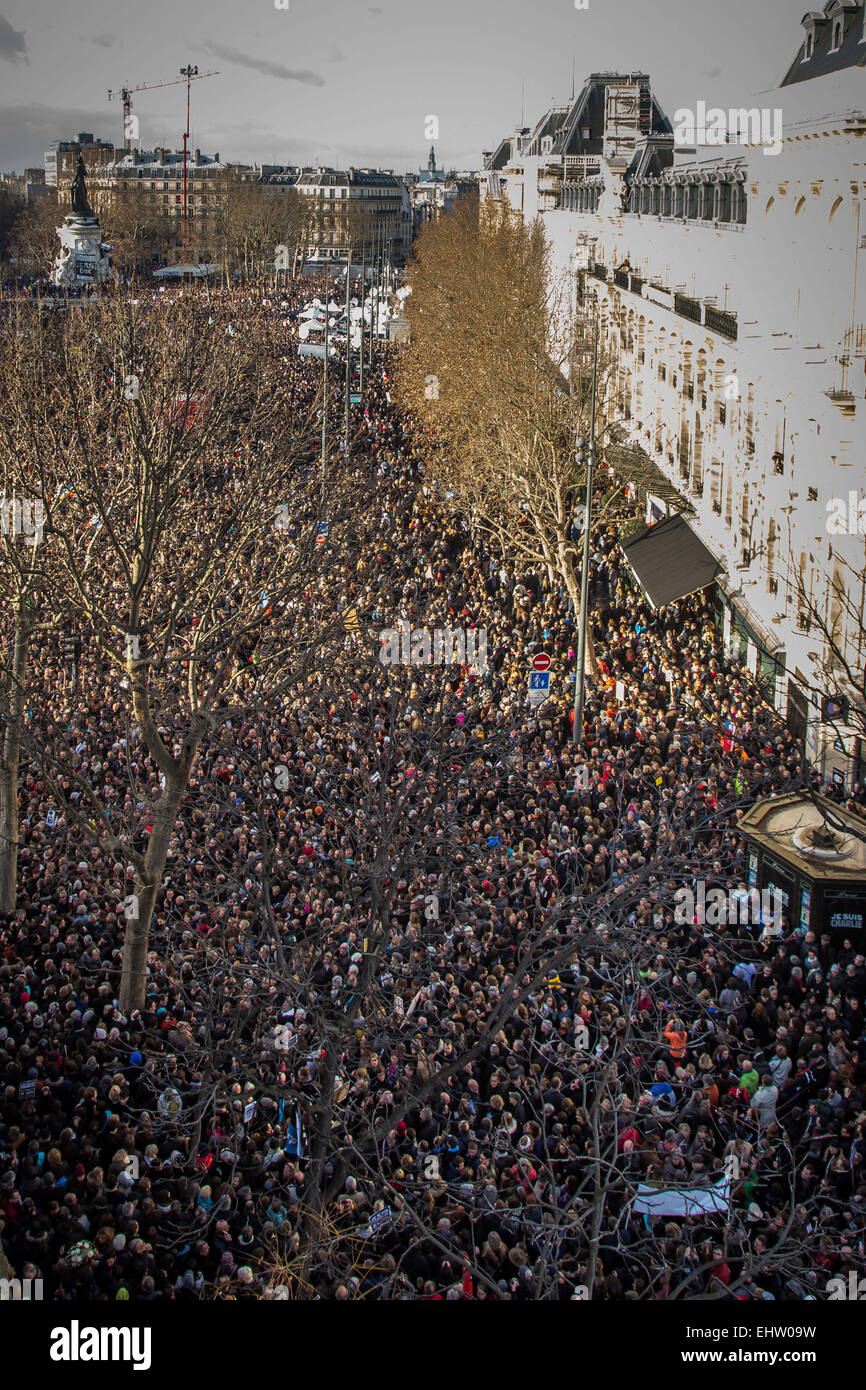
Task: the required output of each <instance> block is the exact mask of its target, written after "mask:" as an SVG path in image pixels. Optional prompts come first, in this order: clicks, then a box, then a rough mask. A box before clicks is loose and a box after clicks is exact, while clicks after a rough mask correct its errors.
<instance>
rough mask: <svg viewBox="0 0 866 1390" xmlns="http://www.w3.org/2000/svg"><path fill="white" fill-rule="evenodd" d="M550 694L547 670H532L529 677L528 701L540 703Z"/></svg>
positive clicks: (532, 703)
mask: <svg viewBox="0 0 866 1390" xmlns="http://www.w3.org/2000/svg"><path fill="white" fill-rule="evenodd" d="M549 694H550V673H549V671H533V672H532V675H531V676H530V677H529V703H530V704H531V705H542V704H544V701H545V700H546V699H547V697H548V695H549Z"/></svg>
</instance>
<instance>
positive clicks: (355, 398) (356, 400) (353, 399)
mask: <svg viewBox="0 0 866 1390" xmlns="http://www.w3.org/2000/svg"><path fill="white" fill-rule="evenodd" d="M349 404H350V405H360V404H361V397H360V395H359V393H358V392H357V391H352V392H350V394H349Z"/></svg>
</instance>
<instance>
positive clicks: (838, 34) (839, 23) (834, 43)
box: [830, 19, 845, 53]
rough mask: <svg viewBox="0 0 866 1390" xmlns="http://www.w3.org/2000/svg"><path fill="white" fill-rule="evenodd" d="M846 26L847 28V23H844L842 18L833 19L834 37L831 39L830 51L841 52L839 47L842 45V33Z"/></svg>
mask: <svg viewBox="0 0 866 1390" xmlns="http://www.w3.org/2000/svg"><path fill="white" fill-rule="evenodd" d="M844 28H845V25H844V22H843V20H841V19H834V20H833V37H832V39H831V41H830V52H831V53H838V52H839V49H840V48H841V47H842V34H843V31H844Z"/></svg>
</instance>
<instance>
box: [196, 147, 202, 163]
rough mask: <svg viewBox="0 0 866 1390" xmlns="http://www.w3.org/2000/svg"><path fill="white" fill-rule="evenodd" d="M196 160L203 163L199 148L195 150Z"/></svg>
mask: <svg viewBox="0 0 866 1390" xmlns="http://www.w3.org/2000/svg"><path fill="white" fill-rule="evenodd" d="M195 162H196V164H201V150H199V149H197V150H196V152H195Z"/></svg>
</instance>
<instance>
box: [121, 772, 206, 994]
mask: <svg viewBox="0 0 866 1390" xmlns="http://www.w3.org/2000/svg"><path fill="white" fill-rule="evenodd" d="M191 771H192V762H191V760H190V761H189V763H188V764H187V763H185V764H184V765H183V766H182V768H181V771H180V772H178V773H176V774H174V776H172V777H171V779H167V780H166V785H165V791H164V793H163V795H162V796H161V797H160V801H159V805H158V806H157V808H156V812H155V814H154V819H153V830H152V831H151V834H150V843H149V845H148V847H147V854H146V855H145V859H144V873H143V874H142V875H141V876H140V877H139V878H138V879H137V880H136V884H135V895H134V898H133V902H132V905H131V906H132V908H133V911H134V915H132V916H131V917H129V918H128V921H127V927H126V934H125V936H124V940H123V970H122V972H121V978H120V996H119V1003H120V1008H121V1010H122V1012H123V1013H125V1014H128V1013H131V1012H132V1011H133V1010H134V1009H143V1008H144V995H145V987H146V984H147V947H148V941H149V938H150V923H151V919H152V917H153V909H154V907H155V905H156V895H157V893H158V892H159V889H160V885H161V883H162V880H163V875H164V873H165V861H166V859H167V857H168V846H169V841H170V840H171V837H172V835H173V834H174V822H175V819H176V817H177V811H178V807H179V806H180V803H181V801H182V799H183V796H184V793H185V791H186V789H187V785H188V783H189V778H190V772H191Z"/></svg>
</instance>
